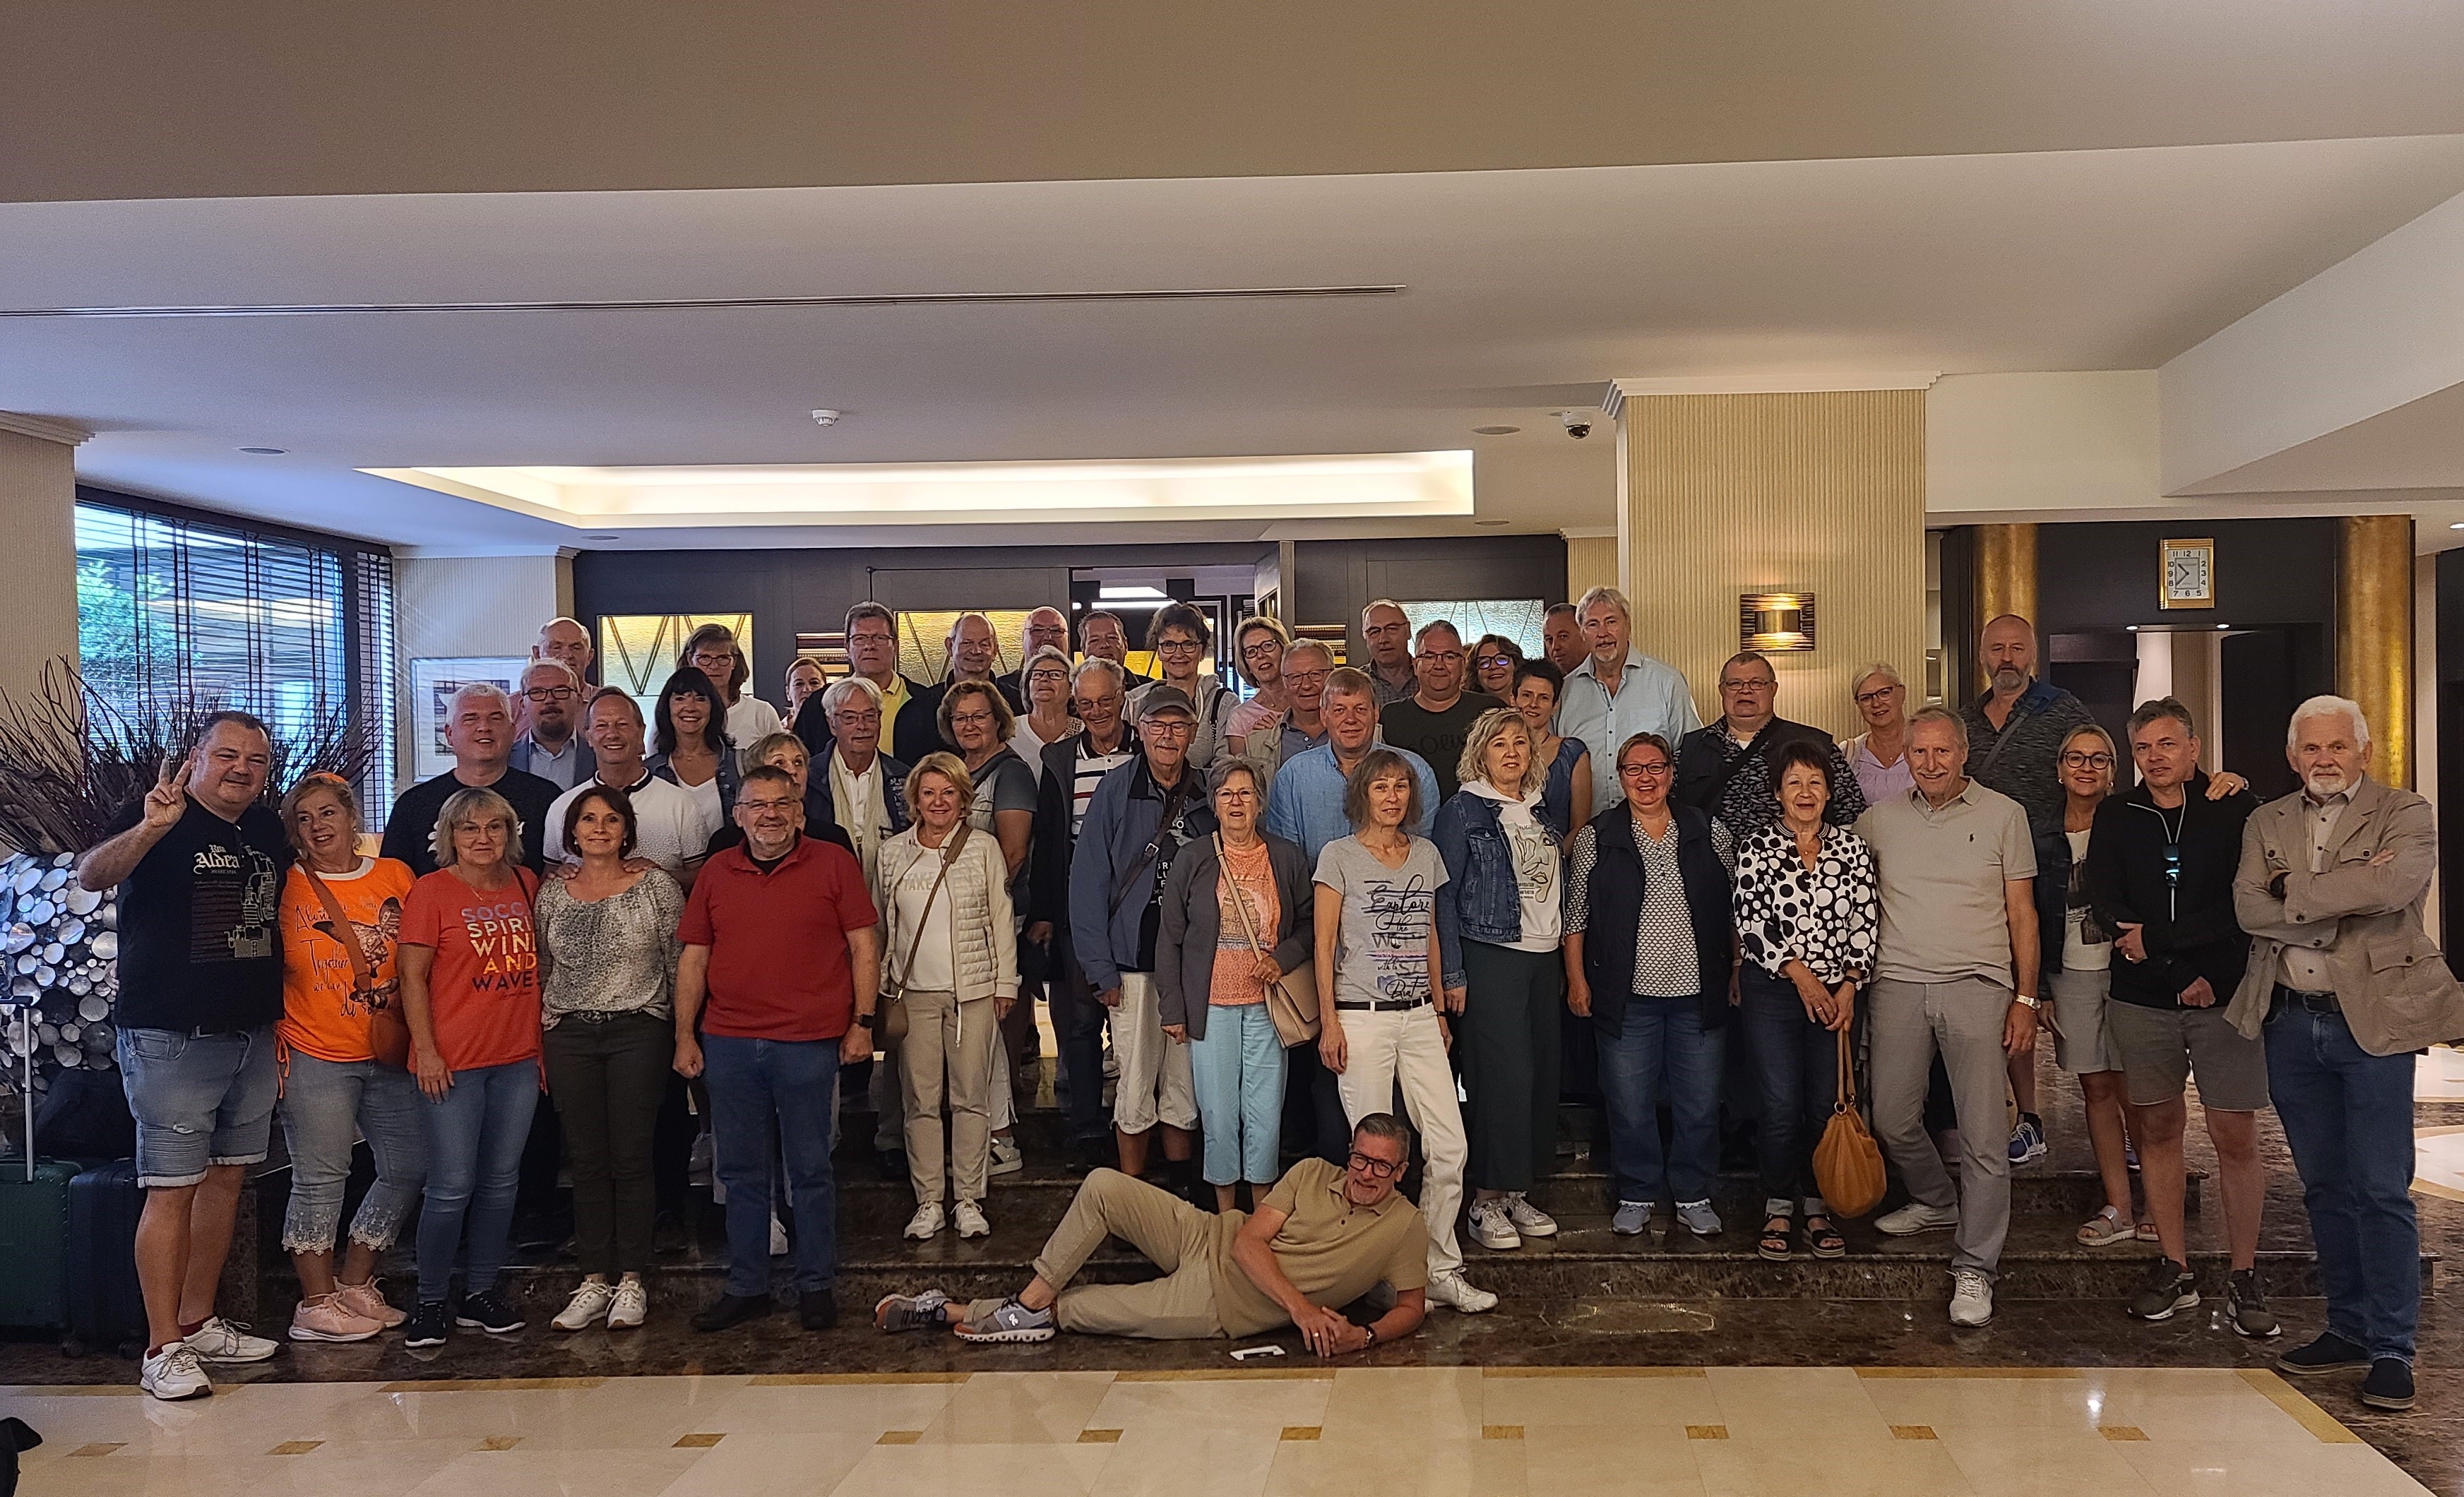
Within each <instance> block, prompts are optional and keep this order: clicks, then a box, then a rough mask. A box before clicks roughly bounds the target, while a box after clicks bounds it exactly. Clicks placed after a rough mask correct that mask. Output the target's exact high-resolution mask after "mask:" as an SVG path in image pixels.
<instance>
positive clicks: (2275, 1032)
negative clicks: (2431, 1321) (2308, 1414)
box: [2267, 1004, 2421, 1365]
mask: <svg viewBox="0 0 2464 1497" xmlns="http://www.w3.org/2000/svg"><path fill="white" fill-rule="evenodd" d="M2412 1071H2413V1058H2412V1056H2411V1055H2409V1054H2407V1053H2404V1052H2402V1051H2399V1052H2398V1053H2396V1054H2393V1055H2372V1054H2370V1053H2369V1052H2367V1051H2366V1050H2364V1049H2363V1048H2362V1047H2361V1046H2359V1045H2358V1044H2356V1043H2354V1040H2353V1031H2352V1028H2351V1027H2350V1026H2349V1025H2348V1024H2345V1023H2344V1016H2343V1014H2340V1013H2328V1014H2317V1013H2312V1012H2311V1011H2310V1010H2308V1009H2306V1008H2303V1007H2301V1006H2299V1004H2287V1005H2286V1007H2285V1008H2284V1010H2283V1012H2281V1013H2279V1014H2277V1016H2276V1017H2275V1018H2273V1019H2271V1020H2269V1021H2268V1022H2267V1089H2268V1091H2269V1093H2270V1095H2271V1096H2272V1097H2273V1099H2274V1101H2275V1103H2276V1115H2277V1118H2278V1119H2279V1120H2280V1121H2281V1122H2282V1123H2283V1124H2284V1140H2285V1142H2287V1143H2289V1144H2291V1145H2292V1146H2293V1166H2294V1168H2295V1169H2296V1170H2298V1171H2299V1172H2300V1175H2301V1198H2302V1203H2303V1204H2304V1205H2306V1206H2307V1207H2308V1208H2309V1211H2310V1239H2311V1242H2312V1244H2314V1245H2315V1246H2316V1247H2317V1248H2318V1252H2319V1279H2320V1282H2321V1285H2322V1286H2324V1288H2326V1290H2327V1329H2328V1331H2330V1332H2333V1333H2335V1334H2337V1335H2340V1336H2343V1338H2344V1339H2345V1340H2347V1341H2350V1342H2351V1343H2353V1344H2354V1345H2355V1346H2358V1347H2361V1348H2362V1349H2363V1350H2365V1351H2366V1352H2367V1353H2368V1354H2370V1355H2371V1356H2372V1357H2374V1358H2375V1357H2381V1356H2395V1357H2402V1358H2403V1359H2404V1361H2405V1362H2406V1364H2407V1365H2410V1363H2411V1361H2412V1343H2413V1328H2414V1326H2415V1324H2416V1323H2417V1322H2418V1321H2419V1320H2420V1318H2421V1232H2420V1228H2419V1225H2418V1223H2417V1222H2415V1220H2414V1218H2413V1210H2412V1196H2411V1189H2412V1154H2413V1143H2412Z"/></svg>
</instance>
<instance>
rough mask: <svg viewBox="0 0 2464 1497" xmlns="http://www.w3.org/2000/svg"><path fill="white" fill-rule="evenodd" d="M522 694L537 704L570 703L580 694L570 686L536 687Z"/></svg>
mask: <svg viewBox="0 0 2464 1497" xmlns="http://www.w3.org/2000/svg"><path fill="white" fill-rule="evenodd" d="M522 694H523V695H524V696H527V697H529V698H530V699H531V700H532V701H535V702H569V701H571V700H573V698H574V697H575V696H576V695H577V694H579V693H576V692H575V691H574V689H573V688H572V687H569V686H534V687H530V688H528V689H526V690H525V691H523V693H522Z"/></svg>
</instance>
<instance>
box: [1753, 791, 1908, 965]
mask: <svg viewBox="0 0 2464 1497" xmlns="http://www.w3.org/2000/svg"><path fill="white" fill-rule="evenodd" d="M1736 891H1737V892H1736V902H1737V938H1738V942H1739V946H1740V949H1741V950H1742V952H1743V953H1744V956H1745V958H1746V960H1748V961H1750V962H1752V963H1753V964H1754V965H1755V966H1758V967H1760V968H1762V969H1763V970H1764V971H1766V972H1768V973H1770V974H1771V976H1773V977H1777V976H1779V974H1780V968H1781V967H1783V966H1785V965H1787V963H1788V962H1789V960H1790V958H1794V959H1796V960H1798V961H1802V962H1804V963H1805V964H1806V966H1808V967H1810V968H1812V969H1813V971H1814V975H1815V977H1817V978H1819V979H1821V980H1823V981H1824V982H1826V983H1838V982H1845V981H1848V980H1851V979H1854V980H1857V981H1859V982H1863V981H1864V980H1866V979H1868V978H1869V977H1871V976H1872V975H1873V971H1874V937H1875V932H1876V929H1877V927H1878V925H1879V924H1880V919H1881V915H1880V904H1879V901H1878V899H1877V897H1876V894H1875V883H1874V854H1873V851H1872V849H1871V848H1867V847H1866V846H1865V840H1864V839H1863V838H1862V837H1859V836H1858V835H1857V834H1856V833H1855V832H1853V831H1850V830H1848V829H1847V828H1846V827H1844V826H1824V827H1823V828H1822V852H1821V855H1820V856H1819V857H1817V858H1816V859H1815V867H1814V868H1813V869H1812V870H1808V869H1807V868H1806V866H1805V860H1804V859H1803V858H1800V857H1798V856H1797V852H1796V837H1795V835H1794V834H1793V833H1792V832H1791V831H1790V830H1789V829H1788V828H1787V827H1786V826H1781V825H1779V824H1777V823H1774V824H1772V825H1771V826H1763V827H1758V828H1756V829H1755V830H1753V831H1750V832H1748V833H1747V834H1746V835H1745V837H1744V838H1743V839H1741V840H1740V841H1739V843H1738V845H1737V883H1736Z"/></svg>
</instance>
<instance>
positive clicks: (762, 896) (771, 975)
mask: <svg viewBox="0 0 2464 1497" xmlns="http://www.w3.org/2000/svg"><path fill="white" fill-rule="evenodd" d="M880 919H881V917H880V916H879V915H878V914H875V913H874V911H873V908H872V895H871V894H869V893H868V892H866V891H865V887H864V869H863V867H862V865H860V864H858V863H857V862H856V860H855V857H854V855H853V854H852V853H849V852H848V851H847V849H846V848H842V847H839V846H837V845H835V844H833V843H827V842H820V841H816V840H815V839H813V838H811V837H799V838H798V839H797V840H796V848H795V850H794V851H792V852H790V853H788V854H787V856H786V859H785V860H784V861H783V862H781V864H780V865H779V866H778V867H777V868H774V869H772V870H770V871H768V872H766V873H765V872H763V871H762V870H760V869H759V868H758V867H756V866H755V864H754V862H753V859H752V858H751V857H750V856H749V855H747V853H746V851H745V848H744V845H743V844H741V843H738V844H737V846H735V847H733V848H727V849H725V850H724V851H721V852H719V853H716V854H715V855H714V856H713V857H712V858H711V860H710V861H709V862H708V863H705V864H703V865H702V870H701V876H700V877H699V878H696V879H695V880H693V897H692V898H691V899H690V900H688V901H686V904H685V914H684V918H683V919H682V920H681V921H679V922H678V924H677V927H676V936H677V938H678V939H679V940H682V941H683V942H684V943H685V944H686V945H688V946H707V947H709V948H710V980H709V997H708V998H707V999H706V1000H705V1001H704V1002H703V1005H702V1016H701V1028H702V1033H704V1034H717V1035H729V1036H733V1037H735V1038H737V1039H745V1040H835V1039H839V1038H841V1037H842V1036H844V1035H845V1034H846V1033H847V1026H848V1025H849V1024H852V1023H854V1020H855V979H854V977H853V975H852V973H851V972H850V971H849V969H848V967H847V932H849V931H856V930H862V929H864V928H865V927H866V926H868V925H877V924H879V923H880Z"/></svg>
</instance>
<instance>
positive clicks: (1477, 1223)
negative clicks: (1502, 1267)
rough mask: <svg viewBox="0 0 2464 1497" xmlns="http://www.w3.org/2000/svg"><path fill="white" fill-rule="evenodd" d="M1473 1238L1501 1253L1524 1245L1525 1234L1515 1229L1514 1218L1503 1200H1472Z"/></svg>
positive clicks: (1476, 1241) (1474, 1240)
mask: <svg viewBox="0 0 2464 1497" xmlns="http://www.w3.org/2000/svg"><path fill="white" fill-rule="evenodd" d="M1471 1240H1472V1241H1473V1242H1475V1243H1478V1244H1480V1245H1481V1246H1483V1247H1485V1248H1489V1249H1491V1250H1492V1251H1495V1252H1501V1253H1505V1252H1512V1251H1513V1250H1514V1249H1516V1248H1518V1247H1520V1246H1522V1245H1523V1234H1522V1233H1520V1232H1518V1231H1516V1230H1514V1219H1513V1218H1511V1217H1509V1216H1507V1212H1506V1202H1505V1201H1503V1200H1476V1201H1473V1202H1472V1207H1471Z"/></svg>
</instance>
